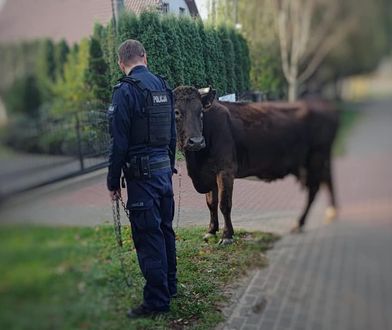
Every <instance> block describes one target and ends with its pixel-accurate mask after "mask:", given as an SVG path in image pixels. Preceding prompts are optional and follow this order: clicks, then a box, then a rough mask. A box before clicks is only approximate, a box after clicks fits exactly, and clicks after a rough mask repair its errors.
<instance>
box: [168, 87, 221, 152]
mask: <svg viewBox="0 0 392 330" xmlns="http://www.w3.org/2000/svg"><path fill="white" fill-rule="evenodd" d="M173 94H174V109H175V114H176V122H177V138H178V147H179V149H180V151H182V152H184V151H186V150H188V151H199V150H201V149H203V148H205V146H206V142H205V139H204V136H203V113H204V112H205V111H207V110H208V109H209V108H210V107H211V105H212V102H213V101H214V99H215V95H216V91H215V90H214V89H212V88H211V87H208V88H203V89H199V90H197V89H196V88H194V87H190V86H180V87H177V88H176V89H175V90H174V91H173Z"/></svg>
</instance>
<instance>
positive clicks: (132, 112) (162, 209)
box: [107, 66, 177, 311]
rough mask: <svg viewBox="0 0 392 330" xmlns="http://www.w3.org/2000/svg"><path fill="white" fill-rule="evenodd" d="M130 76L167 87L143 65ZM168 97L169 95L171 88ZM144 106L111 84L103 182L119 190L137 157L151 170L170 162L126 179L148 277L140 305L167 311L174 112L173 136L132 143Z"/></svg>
mask: <svg viewBox="0 0 392 330" xmlns="http://www.w3.org/2000/svg"><path fill="white" fill-rule="evenodd" d="M129 76H130V77H132V78H134V79H137V80H139V81H140V82H141V83H142V84H143V85H144V86H145V87H146V88H148V89H150V90H154V91H165V90H167V88H166V86H165V83H164V81H163V80H162V79H161V78H160V77H157V76H155V75H154V74H152V73H151V72H150V71H149V70H148V69H147V68H146V67H144V66H136V67H135V68H134V69H133V70H132V71H131V72H130V74H129ZM169 95H170V97H171V92H170V93H169ZM172 104H173V103H172ZM144 106H145V95H143V93H142V92H141V90H140V89H138V88H137V87H136V86H134V85H133V84H130V83H126V82H122V83H120V84H118V85H116V86H115V90H114V92H113V98H112V105H111V107H110V108H109V112H108V115H109V122H110V124H109V125H110V126H109V128H110V134H111V137H112V141H111V146H110V154H109V173H108V177H107V185H108V189H109V190H112V191H113V190H117V189H120V178H121V170H122V168H123V167H124V165H125V164H126V163H127V162H129V161H130V160H131V159H132V158H134V157H135V156H136V157H139V156H141V157H142V156H148V157H149V163H150V165H151V168H154V164H162V163H165V161H166V163H168V166H166V167H162V166H161V167H159V168H155V169H154V170H151V172H150V176H149V177H148V178H142V179H138V178H136V179H132V178H127V192H128V202H127V208H128V209H129V210H130V217H131V219H130V220H131V227H132V236H133V240H134V243H135V247H136V251H137V256H138V260H139V265H140V268H141V271H142V273H143V276H144V278H145V279H146V285H145V287H144V302H143V305H144V306H145V307H147V308H149V309H151V310H156V311H166V310H168V309H169V303H170V296H172V295H175V294H176V291H177V287H176V281H177V280H176V250H175V234H174V231H173V227H172V221H173V215H174V200H173V188H172V173H173V171H174V156H175V148H176V130H175V116H174V112H173V108H171V118H170V121H171V123H170V124H171V137H170V142H169V143H168V144H167V145H162V146H151V145H148V143H142V144H137V145H135V144H134V143H132V141H131V133H132V132H131V130H132V122H133V121H135V120H136V119H137V118H138V116H142V115H143V113H142V112H143V110H144V109H143V107H144Z"/></svg>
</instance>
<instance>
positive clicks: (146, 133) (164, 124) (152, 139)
mask: <svg viewBox="0 0 392 330" xmlns="http://www.w3.org/2000/svg"><path fill="white" fill-rule="evenodd" d="M159 79H160V80H161V81H162V83H163V85H164V86H165V90H164V91H155V90H150V89H148V88H147V87H145V85H144V84H143V83H142V82H141V81H140V80H137V79H134V78H132V77H130V76H126V77H124V78H122V79H121V80H120V81H121V82H125V83H128V84H131V85H133V86H135V87H136V88H138V89H139V90H140V91H141V93H142V94H143V96H144V101H143V102H144V103H143V104H142V111H141V113H140V114H138V113H135V114H134V116H133V118H132V121H131V134H130V141H129V143H130V146H136V145H147V146H152V147H159V146H168V145H169V143H170V139H171V123H172V101H171V95H170V91H169V89H168V87H167V85H166V82H165V81H164V80H163V78H161V77H159Z"/></svg>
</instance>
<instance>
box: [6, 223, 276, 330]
mask: <svg viewBox="0 0 392 330" xmlns="http://www.w3.org/2000/svg"><path fill="white" fill-rule="evenodd" d="M124 230H125V232H124V233H123V238H125V237H129V231H128V229H124ZM203 233H204V229H202V228H189V229H181V230H178V232H177V236H178V237H177V250H178V272H179V274H178V275H179V297H178V298H177V299H175V300H174V301H173V302H172V306H171V312H170V313H169V314H167V315H165V316H160V317H158V318H157V319H140V320H137V321H132V322H131V321H130V320H128V319H127V318H126V316H125V313H126V311H127V309H128V308H129V307H131V306H136V305H137V304H138V303H140V302H141V299H142V288H143V279H142V277H141V273H140V271H139V268H138V265H137V262H136V254H135V251H134V248H133V244H132V242H131V241H130V239H126V244H125V250H124V251H125V252H122V254H123V255H124V256H125V257H126V258H125V260H126V265H127V267H126V268H127V270H128V271H129V273H128V274H130V275H131V278H132V282H133V287H132V289H129V288H128V287H127V286H126V285H125V281H124V278H123V275H122V272H121V267H120V262H119V254H120V253H119V251H118V249H117V247H116V245H115V239H114V233H113V228H112V227H111V226H100V227H96V228H72V227H60V228H57V227H56V228H55V227H41V226H9V227H1V229H0V267H1V272H0V329H7V330H9V329H40V330H44V329H94V330H95V329H110V330H114V329H166V328H174V329H182V328H184V327H192V328H193V329H211V328H212V327H214V326H215V325H216V324H217V323H218V322H220V321H221V320H222V314H221V312H220V307H221V306H222V303H224V302H225V301H227V299H228V298H227V294H226V293H225V287H226V286H227V285H230V284H233V283H236V280H237V278H239V277H240V276H242V275H244V273H245V272H246V271H247V270H249V269H250V268H255V267H262V266H265V265H266V258H265V257H264V256H263V252H265V251H266V250H267V249H268V248H270V247H271V246H272V244H273V242H274V241H275V240H276V239H277V237H276V236H274V235H272V234H266V233H261V232H252V233H250V232H245V231H239V232H237V235H236V240H235V243H234V244H233V245H231V246H218V245H217V244H216V242H210V243H208V244H207V243H204V242H203V241H202V240H201V237H202V235H203Z"/></svg>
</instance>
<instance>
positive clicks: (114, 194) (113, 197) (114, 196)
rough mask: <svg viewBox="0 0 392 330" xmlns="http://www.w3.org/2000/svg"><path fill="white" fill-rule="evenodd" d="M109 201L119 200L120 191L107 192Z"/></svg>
mask: <svg viewBox="0 0 392 330" xmlns="http://www.w3.org/2000/svg"><path fill="white" fill-rule="evenodd" d="M109 195H110V199H111V200H112V201H116V200H117V199H119V198H121V189H118V190H112V191H109Z"/></svg>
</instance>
